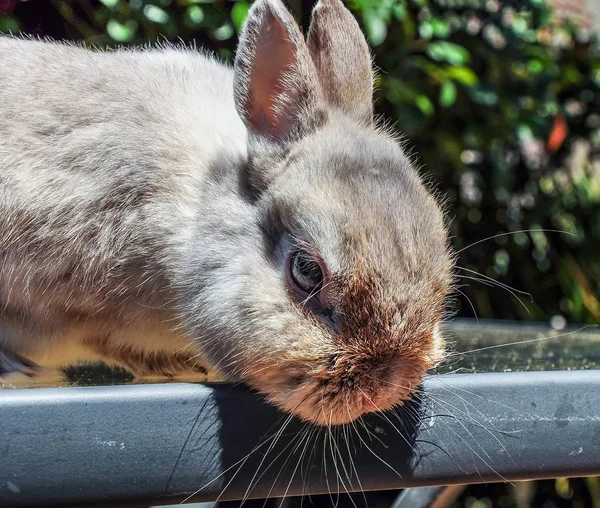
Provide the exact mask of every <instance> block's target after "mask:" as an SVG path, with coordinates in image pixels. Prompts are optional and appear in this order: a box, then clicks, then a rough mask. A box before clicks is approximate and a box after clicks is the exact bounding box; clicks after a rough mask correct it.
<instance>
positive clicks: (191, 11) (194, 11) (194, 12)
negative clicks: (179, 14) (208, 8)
mask: <svg viewBox="0 0 600 508" xmlns="http://www.w3.org/2000/svg"><path fill="white" fill-rule="evenodd" d="M187 17H188V20H189V22H190V24H192V25H199V24H200V23H202V22H203V21H204V11H203V10H202V7H200V6H199V5H192V6H190V7H188V10H187Z"/></svg>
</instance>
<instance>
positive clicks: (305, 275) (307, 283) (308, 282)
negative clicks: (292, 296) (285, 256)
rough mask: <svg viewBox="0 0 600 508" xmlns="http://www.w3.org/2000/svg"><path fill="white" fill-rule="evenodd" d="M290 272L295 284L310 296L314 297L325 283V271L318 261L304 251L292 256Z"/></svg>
mask: <svg viewBox="0 0 600 508" xmlns="http://www.w3.org/2000/svg"><path fill="white" fill-rule="evenodd" d="M290 271H291V275H292V280H293V281H294V284H296V285H297V286H298V288H299V289H300V290H302V291H303V292H305V293H308V294H309V295H310V294H313V295H314V293H315V292H316V291H317V290H318V289H320V286H321V284H322V283H323V271H322V270H321V266H320V265H319V263H318V261H317V260H316V259H315V258H313V257H312V256H311V255H310V254H308V253H307V252H304V251H302V250H299V251H296V252H295V253H294V254H293V255H292V259H291V266H290Z"/></svg>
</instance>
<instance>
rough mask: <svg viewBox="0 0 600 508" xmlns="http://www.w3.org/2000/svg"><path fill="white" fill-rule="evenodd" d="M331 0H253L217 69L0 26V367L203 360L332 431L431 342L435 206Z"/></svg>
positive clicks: (191, 59)
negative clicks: (297, 13)
mask: <svg viewBox="0 0 600 508" xmlns="http://www.w3.org/2000/svg"><path fill="white" fill-rule="evenodd" d="M373 83H374V74H373V69H372V65H371V55H370V51H369V47H368V44H367V42H366V40H365V37H364V35H363V34H362V32H361V29H360V27H359V25H358V23H357V21H356V20H355V19H354V17H353V15H352V14H351V13H350V11H348V10H347V9H346V7H345V6H344V5H343V3H342V2H341V0H319V2H318V3H317V5H316V6H315V8H314V10H313V13H312V17H311V24H310V27H309V30H308V35H307V36H306V38H305V37H304V36H303V34H302V32H301V30H300V28H299V26H298V25H297V23H296V21H295V20H294V18H293V16H292V15H291V13H290V12H289V11H288V10H287V8H286V7H285V6H284V4H283V3H282V2H281V0H256V1H255V2H254V3H253V5H252V6H251V8H250V10H249V12H248V17H247V20H246V22H245V25H244V27H243V30H242V33H241V36H240V40H239V45H238V49H237V52H236V57H235V61H234V65H233V68H231V67H229V66H227V65H225V64H223V63H220V62H219V61H217V60H216V59H215V58H214V57H212V56H210V55H208V54H206V53H202V52H200V51H197V50H192V49H189V48H184V47H175V46H168V45H161V46H156V47H153V48H138V49H118V50H115V51H92V50H90V49H86V48H85V47H81V46H76V45H73V44H66V43H58V42H52V41H40V40H31V39H26V38H18V37H9V36H4V37H0V376H3V377H4V378H5V379H10V378H11V376H17V377H18V376H20V375H26V376H34V377H35V376H41V375H42V372H44V369H53V368H58V367H61V366H65V365H70V364H73V363H74V362H80V361H96V360H102V361H105V362H107V363H109V364H112V365H118V366H121V367H124V368H126V369H128V370H129V371H131V372H132V373H133V374H134V375H135V376H137V377H142V378H143V377H145V376H149V377H152V376H158V377H161V378H165V377H174V378H176V379H179V378H182V377H185V376H187V375H193V374H198V373H200V374H206V373H207V372H216V373H217V375H218V376H222V377H223V378H224V379H229V380H233V381H240V382H243V383H246V384H247V385H249V386H250V387H252V388H254V389H255V390H257V391H258V392H259V393H261V394H262V395H264V397H265V398H266V399H267V400H268V401H270V402H271V403H272V404H274V405H276V406H278V407H279V408H280V409H282V410H283V411H286V412H288V413H291V414H293V415H295V416H297V417H298V418H300V419H302V420H305V421H308V422H312V423H313V424H316V425H338V424H343V423H347V422H350V421H353V420H355V419H356V418H358V417H360V416H361V415H363V414H365V413H369V412H374V411H383V410H387V409H390V408H392V407H394V406H397V405H401V404H403V403H404V402H405V401H406V400H408V399H409V398H410V396H411V394H412V393H413V392H414V391H415V390H416V389H417V388H418V386H419V384H420V382H421V380H422V377H423V376H424V374H425V373H426V372H427V371H428V370H429V369H430V368H432V367H433V366H434V365H435V364H436V363H437V362H438V361H439V360H440V359H441V358H442V356H443V337H442V333H441V331H440V323H441V322H442V321H443V319H444V315H445V314H444V313H445V302H446V297H447V294H448V293H449V291H450V288H451V285H452V270H453V260H454V258H453V254H452V252H451V249H450V246H449V236H448V229H447V225H446V221H445V214H444V210H443V206H442V205H441V203H440V202H439V199H438V198H437V197H436V196H435V195H434V192H433V191H432V190H430V189H429V188H428V186H427V185H425V183H424V181H423V179H422V177H421V176H420V175H419V173H418V172H417V170H416V169H415V167H414V163H413V160H412V157H410V156H409V155H408V154H407V153H406V151H405V149H404V148H403V144H402V143H401V142H399V140H398V139H397V136H394V135H393V134H392V133H390V132H388V130H386V129H385V128H383V127H381V126H380V125H378V122H377V121H376V120H375V117H374V112H373Z"/></svg>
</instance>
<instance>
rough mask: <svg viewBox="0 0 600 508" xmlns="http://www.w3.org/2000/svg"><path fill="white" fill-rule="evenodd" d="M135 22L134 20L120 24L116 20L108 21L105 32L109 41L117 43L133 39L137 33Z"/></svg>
mask: <svg viewBox="0 0 600 508" xmlns="http://www.w3.org/2000/svg"><path fill="white" fill-rule="evenodd" d="M137 27H138V24H137V21H135V20H134V19H130V20H127V22H125V23H121V22H119V21H117V20H116V19H109V20H108V23H107V24H106V32H107V33H108V35H109V36H110V38H111V39H113V40H114V41H117V42H129V41H131V40H133V38H134V37H135V33H136V32H137Z"/></svg>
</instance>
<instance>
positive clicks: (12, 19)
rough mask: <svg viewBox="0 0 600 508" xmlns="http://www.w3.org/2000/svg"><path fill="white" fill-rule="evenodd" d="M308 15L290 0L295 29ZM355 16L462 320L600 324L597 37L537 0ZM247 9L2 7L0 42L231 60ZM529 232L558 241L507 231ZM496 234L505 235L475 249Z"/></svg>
mask: <svg viewBox="0 0 600 508" xmlns="http://www.w3.org/2000/svg"><path fill="white" fill-rule="evenodd" d="M33 4H35V8H34V7H33ZM313 4H314V2H313V1H308V0H293V1H289V2H288V5H289V6H290V7H291V8H292V10H293V11H294V13H295V14H296V16H298V18H299V19H300V20H301V21H302V24H303V25H304V26H305V27H306V26H307V25H308V22H309V19H310V10H311V8H312V6H313ZM349 6H350V7H351V8H352V10H353V11H354V12H355V14H356V16H357V18H358V20H359V21H360V22H361V24H362V26H363V27H364V30H365V32H366V34H367V36H368V39H369V41H370V43H371V46H372V48H373V52H374V55H375V62H376V65H377V66H378V68H379V69H380V72H379V75H378V78H377V88H378V92H377V109H378V112H379V113H381V114H382V115H383V117H384V118H386V119H387V120H388V121H393V122H394V123H393V127H394V128H395V129H397V130H399V131H400V132H402V133H404V134H405V136H406V139H407V146H408V147H409V148H410V149H411V151H413V152H414V153H415V154H416V157H417V160H418V161H419V162H420V163H421V164H422V166H423V173H424V174H429V173H431V174H432V175H433V176H432V178H431V180H432V182H434V185H435V187H436V188H437V189H438V191H439V194H440V196H441V197H442V198H443V199H444V201H445V202H446V203H447V207H448V216H449V219H450V220H451V228H452V234H453V237H454V244H455V246H456V248H457V250H458V251H459V252H460V255H459V264H460V266H461V267H462V268H461V269H459V275H460V276H461V278H460V279H459V282H460V283H461V284H463V283H464V286H463V287H460V288H459V289H460V292H461V293H458V295H459V296H460V298H458V299H457V307H458V311H459V314H461V315H463V316H472V315H473V313H474V312H476V313H477V315H479V316H480V317H495V318H508V319H514V318H516V319H548V318H549V317H550V316H553V315H557V314H560V315H563V316H565V317H566V318H567V319H568V320H570V321H580V322H599V321H600V257H599V256H598V255H597V251H598V250H599V249H600V206H599V205H600V45H599V44H598V42H597V40H595V39H594V38H591V37H590V36H589V35H588V34H585V33H583V31H582V30H580V29H578V28H576V27H575V26H572V25H570V24H569V23H565V22H561V21H557V20H555V19H554V17H553V15H552V11H551V10H550V9H549V8H548V6H547V5H546V4H545V3H544V2H543V1H542V0H504V1H502V2H500V1H499V0H349ZM248 7H249V4H248V2H246V1H245V0H241V1H225V0H101V1H97V0H75V1H71V2H67V1H58V0H51V1H48V2H39V1H35V0H30V1H28V2H23V1H19V0H0V31H4V32H13V33H16V32H19V31H23V32H26V33H33V34H39V35H44V36H51V37H53V38H58V39H73V40H81V39H83V40H85V41H86V42H88V43H91V44H95V45H99V46H105V45H116V44H125V45H132V44H142V43H146V42H148V41H151V42H153V41H160V40H169V41H178V40H182V41H184V42H186V43H188V42H191V41H195V42H196V43H197V45H198V46H202V47H206V48H209V49H211V50H213V51H215V52H216V53H218V54H219V55H220V56H221V57H222V58H224V59H226V60H231V59H232V57H233V55H234V50H235V44H236V36H237V34H238V33H239V31H240V28H241V26H242V23H243V21H244V19H245V16H246V13H247V11H248ZM2 12H3V13H4V14H2ZM400 206H401V205H400ZM530 229H535V230H539V229H549V230H563V231H566V232H568V234H567V233H564V234H561V233H550V232H539V231H538V232H530V233H516V234H508V235H504V233H507V232H515V231H521V230H530ZM495 235H502V236H499V237H497V238H495V239H492V240H489V241H484V242H481V243H477V242H478V241H479V240H483V239H485V238H488V237H492V236H495ZM474 243H475V245H473V246H472V247H469V245H471V244H474ZM463 249H464V250H463ZM475 279H478V280H475ZM492 279H495V280H498V281H499V282H500V284H501V285H507V286H511V287H514V288H515V289H516V290H519V291H524V292H527V293H530V295H531V296H529V295H524V294H521V293H519V292H518V291H516V290H515V291H512V290H510V289H508V288H503V287H498V285H497V284H495V283H494V282H492ZM494 285H495V286H496V287H493V286H494ZM511 293H512V294H511ZM467 299H469V300H470V301H471V303H468V300H467Z"/></svg>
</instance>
